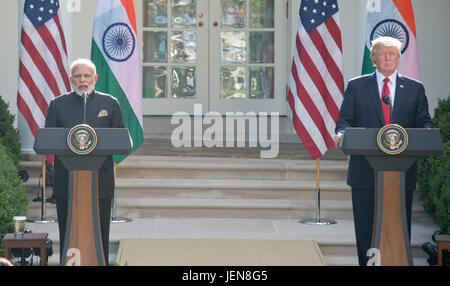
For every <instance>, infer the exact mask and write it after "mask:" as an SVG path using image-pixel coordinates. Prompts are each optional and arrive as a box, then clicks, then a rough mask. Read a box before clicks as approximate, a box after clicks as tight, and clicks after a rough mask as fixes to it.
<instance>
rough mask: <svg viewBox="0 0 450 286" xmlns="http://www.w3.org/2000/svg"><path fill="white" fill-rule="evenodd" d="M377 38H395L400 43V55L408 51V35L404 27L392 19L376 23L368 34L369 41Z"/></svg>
mask: <svg viewBox="0 0 450 286" xmlns="http://www.w3.org/2000/svg"><path fill="white" fill-rule="evenodd" d="M379 37H392V38H396V39H397V40H399V41H400V42H401V43H402V54H403V53H404V52H405V51H406V49H408V45H409V33H408V29H406V26H405V25H403V24H402V23H401V22H399V21H397V20H394V19H385V20H382V21H380V22H378V23H377V24H376V25H375V27H374V28H373V30H372V32H371V33H370V41H372V40H375V39H376V38H379Z"/></svg>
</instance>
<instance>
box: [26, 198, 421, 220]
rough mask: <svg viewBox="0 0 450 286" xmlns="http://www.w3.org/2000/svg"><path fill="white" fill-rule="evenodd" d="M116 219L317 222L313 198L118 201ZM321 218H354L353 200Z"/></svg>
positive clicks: (324, 207)
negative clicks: (307, 219) (307, 220)
mask: <svg viewBox="0 0 450 286" xmlns="http://www.w3.org/2000/svg"><path fill="white" fill-rule="evenodd" d="M41 208H42V207H41V203H40V202H32V203H30V205H29V208H28V214H27V216H28V217H39V216H40V214H41ZM46 214H47V217H53V218H54V217H56V207H55V205H54V204H50V203H46ZM413 215H414V216H415V219H416V220H420V219H422V218H426V217H428V214H427V213H426V212H425V211H424V209H423V207H422V204H421V202H416V201H415V202H414V203H413ZM116 216H124V217H129V218H236V219H237V218H243V219H244V218H251V219H258V218H263V219H306V218H313V219H316V218H317V217H316V201H315V200H314V199H311V200H307V199H303V200H296V199H291V200H289V199H277V200H274V199H242V198H237V199H198V198H134V199H132V198H125V199H121V198H118V199H117V200H116ZM320 218H322V219H333V220H351V219H353V212H352V205H351V201H347V200H329V199H327V200H321V201H320Z"/></svg>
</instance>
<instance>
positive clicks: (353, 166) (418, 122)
mask: <svg viewBox="0 0 450 286" xmlns="http://www.w3.org/2000/svg"><path fill="white" fill-rule="evenodd" d="M391 121H392V123H395V124H399V125H401V126H403V127H404V128H431V127H432V126H433V124H432V122H431V118H430V114H429V112H428V101H427V97H426V95H425V88H424V86H423V84H422V83H421V82H419V81H416V80H414V79H411V78H408V77H406V76H402V75H400V74H398V75H397V82H396V89H395V102H394V109H393V110H392V118H391ZM383 125H384V119H383V112H382V110H381V100H380V94H379V92H378V85H377V80H376V74H375V73H372V74H369V75H363V76H360V77H357V78H354V79H352V80H350V81H349V82H348V85H347V88H346V90H345V94H344V100H343V102H342V106H341V110H340V115H339V119H338V121H337V123H336V133H338V132H339V131H343V130H345V128H346V127H367V128H381V127H383ZM416 181H417V165H416V164H414V165H413V166H412V167H411V169H410V170H409V171H408V172H407V173H406V188H407V189H415V188H416ZM347 184H348V185H349V186H351V187H353V188H361V189H373V188H374V171H373V169H372V168H371V167H370V165H369V163H368V162H367V160H366V159H365V158H364V156H350V162H349V168H348V174H347Z"/></svg>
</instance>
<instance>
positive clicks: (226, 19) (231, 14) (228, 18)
mask: <svg viewBox="0 0 450 286" xmlns="http://www.w3.org/2000/svg"><path fill="white" fill-rule="evenodd" d="M220 7H221V8H222V14H221V15H222V16H221V19H220V24H221V25H220V26H221V27H227V28H244V27H245V0H222V1H221V5H220Z"/></svg>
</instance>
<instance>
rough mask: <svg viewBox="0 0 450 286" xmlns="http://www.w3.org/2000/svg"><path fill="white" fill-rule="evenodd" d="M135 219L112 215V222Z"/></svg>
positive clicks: (124, 221)
mask: <svg viewBox="0 0 450 286" xmlns="http://www.w3.org/2000/svg"><path fill="white" fill-rule="evenodd" d="M132 221H133V219H132V218H127V217H120V216H118V217H112V218H111V223H126V222H132Z"/></svg>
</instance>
